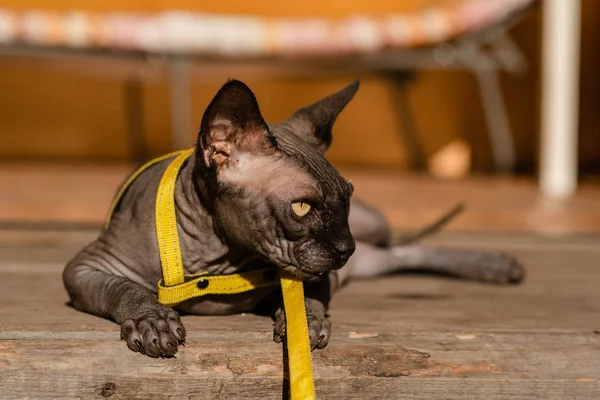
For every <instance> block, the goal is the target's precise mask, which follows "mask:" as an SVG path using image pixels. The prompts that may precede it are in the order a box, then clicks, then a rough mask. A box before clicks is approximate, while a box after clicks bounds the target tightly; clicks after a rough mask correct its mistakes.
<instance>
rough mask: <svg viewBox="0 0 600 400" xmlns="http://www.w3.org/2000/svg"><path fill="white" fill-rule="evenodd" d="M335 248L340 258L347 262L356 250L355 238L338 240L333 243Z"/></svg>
mask: <svg viewBox="0 0 600 400" xmlns="http://www.w3.org/2000/svg"><path fill="white" fill-rule="evenodd" d="M333 248H334V249H335V251H336V252H337V253H338V254H339V256H340V258H341V259H342V260H343V261H344V262H346V261H348V259H349V258H350V256H351V255H352V254H353V253H354V250H356V244H355V243H354V239H344V240H337V241H335V242H334V243H333Z"/></svg>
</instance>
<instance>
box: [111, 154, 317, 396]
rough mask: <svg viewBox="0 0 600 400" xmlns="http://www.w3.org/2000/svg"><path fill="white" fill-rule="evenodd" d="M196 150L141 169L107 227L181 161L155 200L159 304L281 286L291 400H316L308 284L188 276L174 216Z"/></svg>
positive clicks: (258, 276)
mask: <svg viewBox="0 0 600 400" xmlns="http://www.w3.org/2000/svg"><path fill="white" fill-rule="evenodd" d="M193 151H194V149H189V150H180V151H176V152H173V153H170V154H167V155H164V156H162V157H158V158H156V159H154V160H152V161H150V162H148V163H146V164H144V165H143V166H142V167H141V168H139V169H138V170H137V171H136V172H135V173H134V174H133V175H132V176H131V177H129V179H128V180H127V181H126V182H125V183H124V184H123V186H122V187H121V188H120V190H119V192H118V193H117V196H116V197H115V199H114V201H113V203H112V205H111V208H110V212H109V215H108V218H107V219H106V223H105V227H108V225H109V223H110V219H111V217H112V214H113V213H114V211H115V209H116V207H117V206H118V203H119V200H120V199H121V197H122V196H123V194H124V193H125V191H126V190H127V187H128V186H129V185H130V184H131V183H132V182H133V181H134V180H135V179H136V178H137V177H138V176H139V175H140V174H141V173H142V172H143V171H144V170H146V169H147V168H149V167H150V166H152V165H154V164H156V163H158V162H160V161H163V160H166V159H168V158H171V157H174V156H177V157H176V158H175V159H174V160H173V161H172V162H171V164H169V166H168V167H167V169H166V171H165V172H164V173H163V176H162V178H161V180H160V184H159V187H158V193H157V195H156V208H155V217H156V237H157V240H158V249H159V253H160V262H161V266H162V274H163V279H162V280H161V281H160V282H159V283H158V301H159V302H160V303H161V304H165V305H167V306H170V307H173V306H175V305H177V304H179V303H181V302H182V301H185V300H188V299H191V298H194V297H199V296H204V295H208V294H235V293H243V292H247V291H250V290H255V289H258V288H262V287H268V286H275V285H281V290H282V293H283V305H284V309H285V315H286V336H287V340H286V342H287V350H288V363H289V375H290V376H289V380H290V391H291V398H292V399H293V400H300V399H315V389H314V382H313V371H312V358H311V350H310V336H309V331H308V322H307V319H306V308H305V304H304V284H303V282H302V281H301V280H299V279H297V278H295V277H293V276H292V275H290V274H288V273H285V272H280V273H279V275H280V279H277V278H278V277H277V271H276V270H274V269H264V270H257V271H256V270H255V271H249V272H244V273H240V274H230V275H207V274H197V275H185V272H184V269H183V262H182V257H181V247H180V244H179V234H178V232H177V216H176V214H175V198H174V194H175V184H176V180H177V176H178V174H179V171H180V170H181V168H182V167H183V165H184V163H185V161H186V160H187V159H188V157H189V156H190V155H191V154H192V153H193Z"/></svg>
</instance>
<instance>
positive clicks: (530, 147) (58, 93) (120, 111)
mask: <svg viewBox="0 0 600 400" xmlns="http://www.w3.org/2000/svg"><path fill="white" fill-rule="evenodd" d="M423 2H425V3H427V2H431V0H410V1H408V0H404V1H401V2H399V1H392V0H385V1H378V2H373V1H370V0H356V1H354V2H344V3H341V2H339V1H333V0H321V1H318V2H317V1H314V0H310V1H305V2H281V1H279V2H276V1H272V0H271V1H257V2H244V1H239V0H224V1H220V2H198V1H191V0H172V1H170V2H165V1H164V0H162V1H161V0H147V1H141V0H138V1H134V0H123V1H119V2H117V1H115V0H106V1H98V0H96V1H88V2H86V3H85V5H82V4H81V3H80V2H76V1H74V0H53V1H51V2H50V1H48V2H40V1H39V0H37V1H36V0H4V1H3V6H4V7H14V8H34V7H36V8H52V9H63V10H64V9H72V8H82V7H84V8H85V9H88V10H97V11H109V10H150V11H159V10H163V9H165V7H166V6H168V7H170V8H181V9H192V10H198V11H214V12H237V13H247V14H256V15H269V16H279V15H288V16H310V15H325V16H329V17H339V16H343V15H345V14H348V13H353V12H364V11H365V10H369V11H371V12H373V13H385V12H390V11H410V10H412V9H415V8H416V7H418V6H419V4H422V3H423ZM340 4H343V6H341V7H340ZM584 8H585V12H584V15H585V23H586V25H585V27H584V32H586V35H587V36H586V41H585V43H584V48H585V49H586V50H587V52H584V57H583V58H584V67H583V77H582V79H583V81H584V82H585V83H586V84H584V85H583V86H584V93H583V97H584V98H583V99H582V116H583V118H584V119H583V122H582V140H581V142H582V156H583V162H584V163H587V164H590V165H591V164H594V163H595V162H596V161H597V159H598V158H599V156H600V148H599V147H600V145H599V144H598V140H600V139H598V128H597V127H598V122H599V121H597V119H598V118H599V117H598V113H597V112H595V105H596V104H597V100H598V97H599V94H600V91H598V90H597V88H598V78H597V77H596V73H595V69H596V68H597V65H598V61H600V60H599V59H598V56H597V52H596V49H595V47H594V46H593V45H592V43H593V41H592V40H591V37H595V36H598V35H599V33H598V32H596V31H597V29H595V27H594V26H595V25H596V20H597V19H598V12H597V11H598V8H599V5H598V3H597V1H596V0H584ZM588 11H590V12H588ZM539 30H540V18H539V10H538V11H534V12H533V13H531V15H530V16H529V17H528V18H527V19H526V20H525V21H524V22H523V23H521V24H520V25H519V26H518V27H517V28H516V29H515V30H514V35H515V37H516V38H517V41H518V43H519V44H520V45H521V46H522V47H523V49H524V50H525V52H526V54H527V56H528V59H529V60H530V62H531V70H530V72H529V73H528V74H527V75H526V76H524V77H503V88H504V90H505V92H506V95H507V103H508V105H509V111H510V116H511V122H512V125H513V129H514V131H515V133H516V142H517V149H518V154H519V160H520V164H521V167H522V169H524V170H530V169H531V168H532V167H534V166H535V163H536V160H537V156H536V149H537V131H538V125H539V124H538V105H537V97H538V95H537V92H538V86H539V84H538V82H539V65H538V60H539V54H538V53H539ZM241 75H242V76H239V77H240V78H242V79H243V78H244V76H243V73H242V74H241ZM228 76H229V74H228V73H227V71H223V72H222V77H220V76H217V77H216V79H215V80H214V81H210V82H207V83H202V84H197V85H195V87H194V92H193V97H194V102H195V109H194V120H195V121H197V122H199V119H200V117H201V115H202V111H203V109H204V107H205V106H206V105H207V104H208V102H209V101H210V99H211V96H212V95H213V94H214V92H215V91H216V90H217V89H218V87H219V86H220V85H221V84H222V83H223V81H224V80H225V79H226V78H227V77H228ZM351 79H353V77H352V76H343V77H339V78H336V79H331V80H329V79H328V80H311V81H309V82H303V81H297V80H296V81H292V80H281V79H279V80H252V79H250V80H248V81H247V83H248V84H249V85H250V86H251V87H252V88H253V89H254V91H255V92H256V95H257V97H258V99H259V102H260V103H261V107H262V109H263V112H264V114H265V115H266V117H267V119H268V120H271V121H277V120H281V119H283V118H285V117H286V116H287V115H289V114H290V113H291V112H293V111H294V110H295V108H297V107H299V106H302V105H303V104H305V103H309V102H312V101H313V100H315V99H317V98H319V97H320V96H323V95H326V94H327V93H328V92H330V91H333V90H336V89H337V88H339V87H341V86H343V85H345V84H346V83H348V82H349V81H350V80H351ZM123 93H124V83H123V82H119V81H115V80H104V79H100V78H98V77H86V76H85V75H84V74H75V75H73V74H71V73H69V72H66V71H60V70H56V69H52V70H49V69H45V68H44V65H43V63H39V62H32V61H19V62H15V61H11V62H7V61H6V60H2V59H0V121H1V124H0V127H1V128H2V133H1V134H0V135H1V136H0V138H1V140H0V143H2V144H1V145H0V157H3V158H7V157H10V158H21V159H23V158H25V159H84V158H87V159H89V158H92V159H99V160H100V159H124V158H126V157H128V155H129V154H130V149H129V148H128V143H127V140H126V119H125V114H124V110H125V98H124V96H123ZM167 95H168V88H167V86H166V85H165V83H164V82H160V81H159V82H151V83H148V84H147V85H145V87H144V89H143V100H144V126H145V137H146V140H147V143H148V144H149V150H150V152H151V153H152V154H159V153H162V152H164V151H167V150H168V149H169V129H170V126H169V119H168V118H169V108H168V98H167ZM410 100H411V101H412V102H413V104H414V105H415V108H416V111H417V113H416V114H417V115H416V121H417V125H418V128H419V129H420V131H421V137H420V140H421V143H422V145H423V147H424V148H425V150H426V152H427V155H429V156H431V155H434V154H435V153H436V152H437V151H438V150H440V149H441V148H443V147H444V146H445V145H447V144H448V143H450V142H452V141H455V140H457V139H462V140H466V141H467V142H468V143H469V144H470V145H471V147H472V164H473V166H474V168H476V169H487V168H489V167H490V166H491V160H490V151H489V144H488V140H487V132H486V129H485V124H484V120H483V115H482V110H481V105H480V102H479V98H478V93H477V87H476V85H475V82H474V80H473V78H472V77H471V76H470V75H468V74H467V73H462V72H430V71H425V72H421V73H419V74H418V76H417V81H416V83H415V84H414V85H413V86H412V88H411V90H410ZM399 129H400V128H399V125H398V120H397V119H396V109H395V103H394V93H393V91H392V88H391V87H390V85H388V84H387V83H386V82H384V81H382V80H379V79H376V78H373V77H367V79H366V81H365V82H364V85H363V87H362V89H361V91H360V92H359V95H358V97H357V98H356V100H355V101H354V102H353V103H352V104H351V105H350V106H349V108H348V109H347V111H346V112H345V113H343V114H342V116H341V117H340V119H339V121H338V124H337V126H336V130H335V131H336V133H337V135H336V137H335V141H334V145H333V147H332V148H331V150H330V152H329V157H330V159H332V160H333V161H334V162H335V163H354V164H366V165H371V166H381V167H391V168H402V167H403V166H405V165H406V162H407V157H406V154H405V150H404V148H403V144H402V142H401V140H400V135H399V133H398V132H399ZM193 138H194V132H193V129H191V130H190V143H191V142H192V141H193Z"/></svg>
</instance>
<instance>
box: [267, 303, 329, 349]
mask: <svg viewBox="0 0 600 400" xmlns="http://www.w3.org/2000/svg"><path fill="white" fill-rule="evenodd" d="M319 304H320V303H319ZM322 308H323V307H322V305H321V306H320V307H319V305H314V306H311V304H310V299H307V304H306V319H307V321H308V332H309V334H310V349H311V350H314V349H323V348H325V346H327V343H329V337H330V336H331V322H330V321H329V318H327V317H326V316H325V314H324V312H323V311H322ZM285 330H286V322H285V312H284V310H283V308H279V309H278V310H277V312H276V313H275V326H274V327H273V340H274V341H275V342H276V343H281V342H282V341H283V338H284V337H285Z"/></svg>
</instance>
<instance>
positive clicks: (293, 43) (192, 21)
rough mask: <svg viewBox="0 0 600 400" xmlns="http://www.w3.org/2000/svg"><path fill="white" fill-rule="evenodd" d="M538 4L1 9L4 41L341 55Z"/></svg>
mask: <svg viewBox="0 0 600 400" xmlns="http://www.w3.org/2000/svg"><path fill="white" fill-rule="evenodd" d="M535 1H536V0H446V2H444V3H442V4H441V5H437V6H434V7H431V8H426V9H423V10H421V11H419V12H415V13H410V14H395V15H387V16H383V17H373V16H368V15H354V16H349V17H348V18H345V19H343V20H340V21H335V20H328V19H325V18H322V19H319V18H310V19H309V18H305V19H287V18H278V19H261V18H256V17H250V16H229V15H227V16H225V15H214V14H200V13H191V12H181V11H173V12H164V13H158V14H139V13H88V12H82V11H72V12H64V13H59V12H52V11H39V10H31V11H25V12H14V11H11V10H7V9H0V44H2V43H4V44H24V45H35V46H58V47H67V48H97V49H107V48H108V49H121V50H135V51H143V52H169V53H193V54H197V55H203V54H204V55H218V56H225V57H226V56H237V57H239V56H270V55H307V54H309V55H336V54H352V53H373V52H378V51H381V50H386V49H394V48H398V49H399V48H411V47H419V46H427V45H432V44H435V43H440V42H442V41H447V40H451V39H453V38H456V37H458V36H460V35H464V34H466V33H469V32H475V31H477V30H479V29H481V28H483V27H485V26H489V25H491V24H494V23H496V22H498V21H501V20H503V19H504V18H506V17H508V16H510V15H512V14H515V13H518V12H519V11H521V10H522V9H524V8H526V7H528V6H529V5H531V4H532V3H534V2H535Z"/></svg>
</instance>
